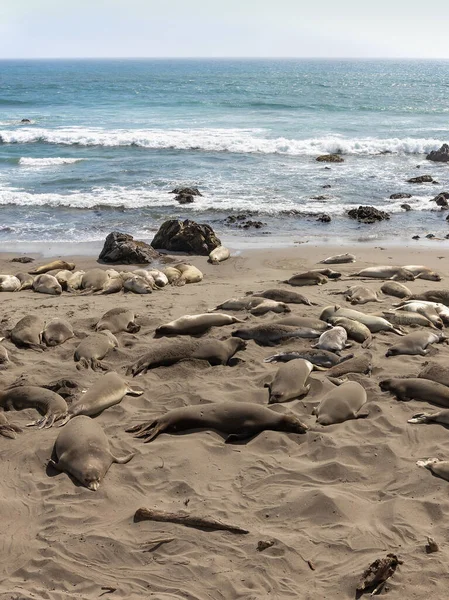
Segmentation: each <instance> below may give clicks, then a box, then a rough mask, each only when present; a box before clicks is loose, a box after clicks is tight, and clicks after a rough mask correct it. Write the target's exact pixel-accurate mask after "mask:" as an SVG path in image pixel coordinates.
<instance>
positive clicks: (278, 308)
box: [215, 296, 291, 315]
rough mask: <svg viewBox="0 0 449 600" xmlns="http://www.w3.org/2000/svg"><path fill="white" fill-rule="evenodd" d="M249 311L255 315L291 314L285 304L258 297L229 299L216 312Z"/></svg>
mask: <svg viewBox="0 0 449 600" xmlns="http://www.w3.org/2000/svg"><path fill="white" fill-rule="evenodd" d="M220 309H221V310H249V311H250V312H251V314H253V315H264V314H266V313H267V312H270V311H271V312H275V313H283V312H291V309H290V308H289V306H288V305H287V304H285V303H284V302H276V301H275V300H269V299H268V298H259V297H257V296H243V298H229V300H225V302H222V304H219V305H218V306H217V307H216V308H215V310H220Z"/></svg>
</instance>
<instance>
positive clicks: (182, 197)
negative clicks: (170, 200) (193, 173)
mask: <svg viewBox="0 0 449 600" xmlns="http://www.w3.org/2000/svg"><path fill="white" fill-rule="evenodd" d="M175 200H177V201H178V202H179V204H191V203H192V202H193V196H192V194H178V195H177V196H176V197H175Z"/></svg>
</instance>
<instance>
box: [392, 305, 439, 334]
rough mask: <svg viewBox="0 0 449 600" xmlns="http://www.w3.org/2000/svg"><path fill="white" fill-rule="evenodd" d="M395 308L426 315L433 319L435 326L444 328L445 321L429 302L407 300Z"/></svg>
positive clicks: (427, 317)
mask: <svg viewBox="0 0 449 600" xmlns="http://www.w3.org/2000/svg"><path fill="white" fill-rule="evenodd" d="M394 310H395V311H403V312H416V313H418V314H420V315H423V316H424V317H426V319H427V320H429V321H431V322H432V323H433V324H434V325H435V327H438V328H439V329H442V327H443V321H442V319H441V318H440V316H439V314H438V313H437V311H436V310H435V308H434V307H433V306H429V305H427V304H421V303H420V302H419V301H412V302H405V303H403V304H401V305H400V306H399V307H398V308H395V309H394Z"/></svg>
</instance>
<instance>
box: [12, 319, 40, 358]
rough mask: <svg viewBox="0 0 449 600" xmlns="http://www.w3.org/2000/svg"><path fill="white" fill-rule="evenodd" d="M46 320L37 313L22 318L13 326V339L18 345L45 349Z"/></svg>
mask: <svg viewBox="0 0 449 600" xmlns="http://www.w3.org/2000/svg"><path fill="white" fill-rule="evenodd" d="M44 328H45V326H44V321H43V320H42V319H41V318H40V317H38V316H36V315H28V316H26V317H23V319H20V321H19V322H18V323H16V325H15V326H14V327H13V328H12V330H11V333H10V336H11V341H12V342H13V343H14V344H15V345H16V346H19V347H20V346H22V347H26V348H32V349H33V350H43V349H44V348H45V346H43V345H42V334H43V332H44Z"/></svg>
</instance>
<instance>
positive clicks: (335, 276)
mask: <svg viewBox="0 0 449 600" xmlns="http://www.w3.org/2000/svg"><path fill="white" fill-rule="evenodd" d="M309 273H318V274H319V275H324V276H325V277H327V278H328V279H339V278H340V277H341V273H340V272H339V271H333V270H332V269H310V271H309Z"/></svg>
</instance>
